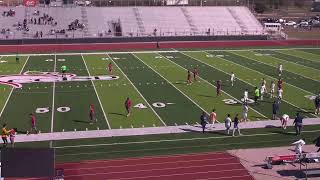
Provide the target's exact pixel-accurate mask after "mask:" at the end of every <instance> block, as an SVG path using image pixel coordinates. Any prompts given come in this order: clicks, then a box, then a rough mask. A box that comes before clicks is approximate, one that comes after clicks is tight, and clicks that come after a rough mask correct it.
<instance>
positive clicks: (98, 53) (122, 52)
mask: <svg viewBox="0 0 320 180" xmlns="http://www.w3.org/2000/svg"><path fill="white" fill-rule="evenodd" d="M0 46H1V45H0ZM195 49H196V48H195ZM248 49H250V50H299V49H320V48H269V49H261V48H260V49H259V48H257V49H255V48H252V49H251V48H247V49H229V50H223V51H248ZM203 51H204V50H189V51H178V50H173V51H165V50H164V51H116V52H108V54H131V53H136V54H140V53H143V54H145V53H166V52H203ZM205 51H209V52H210V51H222V50H205ZM52 54H53V53H42V54H21V55H20V56H48V55H52ZM81 54H83V55H103V54H105V53H104V52H90V53H56V55H81ZM311 54H312V53H311ZM2 56H16V55H13V54H4V55H2Z"/></svg>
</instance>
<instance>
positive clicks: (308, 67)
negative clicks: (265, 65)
mask: <svg viewBox="0 0 320 180" xmlns="http://www.w3.org/2000/svg"><path fill="white" fill-rule="evenodd" d="M276 52H278V53H280V54H283V55H287V56H293V57H296V58H300V59H304V60H306V61H310V62H316V63H320V62H317V61H313V60H310V59H306V58H303V57H299V56H297V55H291V54H286V53H284V52H281V51H276ZM271 57H274V56H271ZM274 58H277V57H274ZM277 59H280V60H282V61H285V62H289V63H292V64H296V65H299V66H302V67H305V68H307V69H312V70H314V71H319V73H320V70H319V69H316V68H313V67H310V66H305V65H303V64H298V63H295V62H292V61H288V60H285V59H281V58H277Z"/></svg>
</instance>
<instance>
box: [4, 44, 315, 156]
mask: <svg viewBox="0 0 320 180" xmlns="http://www.w3.org/2000/svg"><path fill="white" fill-rule="evenodd" d="M319 59H320V49H318V48H300V47H297V48H294V49H291V48H290V49H288V48H277V49H272V48H271V49H270V48H269V49H262V48H259V49H255V48H253V49H240V50H239V49H237V50H236V49H226V50H213V49H208V50H203V49H202V50H201V49H195V50H194V49H193V50H184V51H179V50H174V49H170V50H169V51H139V52H134V51H132V52H131V51H130V52H103V53H101V52H99V53H97V54H95V53H76V54H72V53H71V54H68V53H63V54H43V55H36V54H30V55H21V57H20V62H19V63H17V62H16V60H15V56H11V55H3V56H1V57H0V62H1V63H0V75H1V76H0V78H3V77H9V79H7V80H8V82H9V81H10V80H11V82H16V80H17V79H15V78H16V77H14V75H15V74H25V73H26V72H29V73H31V74H32V73H35V74H41V73H45V74H46V73H48V74H49V75H50V77H51V76H52V77H54V78H55V77H56V74H57V73H59V72H60V67H61V66H63V65H66V66H67V67H68V73H72V74H74V75H75V77H76V78H78V80H68V81H65V82H60V81H54V82H52V79H51V80H50V81H43V82H42V81H41V80H39V79H38V80H37V79H35V80H32V81H31V82H30V81H28V80H27V81H26V80H25V79H23V80H22V79H18V81H17V82H18V83H21V82H22V81H23V82H22V88H17V89H12V88H11V87H9V86H7V85H4V84H0V92H1V94H2V96H0V123H1V124H3V123H7V124H8V128H14V127H15V128H18V130H19V131H20V132H21V133H24V132H26V131H28V130H29V129H30V120H29V113H35V114H36V117H37V128H38V129H39V130H40V131H41V132H62V131H79V130H83V131H84V130H88V131H90V130H97V129H100V130H104V129H106V130H107V129H122V128H137V127H159V126H167V125H171V126H175V125H185V124H197V123H199V117H200V114H201V112H202V111H205V112H207V113H210V112H211V110H212V109H213V108H215V109H216V112H217V114H218V120H219V121H220V122H223V121H224V118H225V116H226V114H228V113H230V114H231V115H232V117H234V115H235V114H237V113H238V114H240V115H241V114H242V105H241V103H240V102H241V98H242V97H243V92H244V91H245V89H248V90H249V97H250V98H251V99H253V97H252V96H253V91H254V88H255V87H256V86H257V87H259V86H260V84H261V82H262V79H263V78H264V79H265V80H266V81H267V88H268V89H269V87H270V82H271V81H275V82H276V81H277V79H278V74H277V66H278V64H280V63H281V64H283V66H284V72H283V80H284V97H283V100H282V102H281V104H280V112H279V114H284V113H287V114H289V116H290V117H291V118H293V117H294V116H295V114H296V112H300V113H302V114H303V116H304V117H311V118H312V117H313V118H314V117H319V115H315V114H314V104H313V101H312V98H313V97H314V96H315V95H316V94H318V93H319V91H320V89H319V87H320V60H319ZM109 63H112V64H113V72H112V76H116V77H118V79H112V80H110V79H109V80H101V79H99V78H97V77H110V76H111V75H110V74H109V72H108V70H107V65H108V64H109ZM195 67H197V68H198V69H199V71H200V74H199V77H198V80H197V81H196V82H194V83H193V84H192V85H187V84H186V77H187V70H193V69H194V68H195ZM231 72H234V73H235V75H236V82H235V85H234V86H233V87H232V86H231V83H230V74H231ZM48 74H46V75H48ZM25 75H26V74H25ZM28 75H30V74H27V75H26V76H25V77H28ZM60 75H61V74H57V76H60ZM11 77H12V78H13V77H14V79H10V78H11ZM21 77H23V78H25V77H24V75H19V77H18V78H21ZM41 78H43V77H41ZM76 78H75V79H76ZM26 79H27V78H26ZM80 79H81V80H80ZM217 80H222V82H223V83H222V90H223V92H222V95H221V96H218V97H217V96H216V92H215V91H216V81H217ZM0 81H1V80H0ZM127 97H130V98H131V99H132V102H133V106H134V107H133V113H132V115H131V116H130V117H126V110H125V108H124V101H125V99H126V98H127ZM310 98H311V99H310ZM273 101H274V99H273V98H269V97H268V96H267V97H265V98H264V100H263V101H260V102H259V103H258V104H254V103H250V104H249V106H250V109H249V114H248V116H249V119H250V120H251V121H260V120H263V119H270V118H271V116H272V102H273ZM225 102H232V103H231V104H227V103H225ZM90 104H93V105H94V107H95V113H96V117H97V120H98V121H97V123H93V124H91V123H90V122H89V105H90ZM316 128H319V126H310V127H309V126H308V127H306V128H305V131H306V132H305V134H304V136H306V138H307V140H308V142H309V143H310V141H311V140H313V138H315V137H316V136H317V134H319V133H318V131H317V129H316ZM290 131H293V130H292V129H291V130H290ZM307 131H308V132H307ZM243 133H244V134H245V136H242V137H236V138H232V137H225V135H224V134H223V133H222V132H216V133H208V134H205V135H202V134H198V133H192V132H190V133H186V134H175V135H173V134H167V135H151V136H133V137H122V138H120V137H119V138H115V137H114V138H99V139H87V140H68V141H56V142H54V143H53V146H54V147H55V148H56V149H57V160H58V161H60V162H62V161H64V162H65V161H77V160H82V159H99V158H119V157H129V156H144V155H156V154H158V155H161V154H172V153H184V152H205V151H220V150H226V149H237V148H250V147H252V148H253V147H264V146H280V145H288V143H290V142H291V141H293V140H295V139H296V137H295V136H292V134H288V133H287V132H286V131H285V132H283V131H282V130H279V129H273V128H271V129H252V130H244V131H243ZM260 134H267V135H260ZM261 136H262V137H266V138H263V140H261ZM166 139H169V140H170V139H172V141H166ZM180 139H191V140H180ZM144 141H147V142H144ZM149 141H151V142H149ZM154 141H156V142H154ZM116 142H117V143H116ZM136 142H137V143H136ZM49 144H50V143H48V142H37V143H19V144H17V147H19V146H21V147H22V146H23V147H24V146H26V147H47V146H49ZM77 144H78V145H79V146H80V145H90V144H92V146H80V147H69V146H74V145H77ZM97 144H98V146H97ZM99 144H106V145H99ZM215 144H216V146H215ZM166 147H167V148H166ZM77 148H80V149H77ZM166 149H167V150H170V151H167V150H166ZM74 151H76V152H78V154H74ZM106 152H107V153H106Z"/></svg>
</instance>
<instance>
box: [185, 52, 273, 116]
mask: <svg viewBox="0 0 320 180" xmlns="http://www.w3.org/2000/svg"><path fill="white" fill-rule="evenodd" d="M202 52H205V51H202ZM180 53H181V54H183V55H185V56H187V57H189V58H192V59H194V60H196V61H198V62H200V63H203V64H206V65H207V66H210V67H212V68H214V69H216V70H218V71H221V72H222V73H225V74H228V75H230V76H231V74H229V73H227V72H225V71H223V70H221V69H218V68H216V67H214V66H212V65H210V64H208V63H206V62H202V61H200V60H199V59H197V58H194V57H192V56H190V55H188V54H185V53H183V52H180ZM205 53H206V52H205ZM237 79H239V80H240V81H242V82H244V83H246V81H244V80H242V79H240V78H239V77H237ZM247 84H249V85H251V86H253V85H252V84H250V83H247ZM253 87H255V86H253ZM226 94H227V93H226ZM229 96H231V95H229ZM231 97H232V96H231ZM234 99H236V98H234ZM236 100H237V99H236ZM237 101H238V100H237ZM251 109H252V110H253V111H254V112H256V113H258V114H260V115H261V116H263V117H264V118H268V117H267V116H265V115H263V114H262V113H260V112H259V111H257V110H255V109H254V108H252V107H251Z"/></svg>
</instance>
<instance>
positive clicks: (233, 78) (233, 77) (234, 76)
mask: <svg viewBox="0 0 320 180" xmlns="http://www.w3.org/2000/svg"><path fill="white" fill-rule="evenodd" d="M234 81H236V75H234V73H233V72H231V77H230V82H231V86H232V87H233V83H234Z"/></svg>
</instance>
